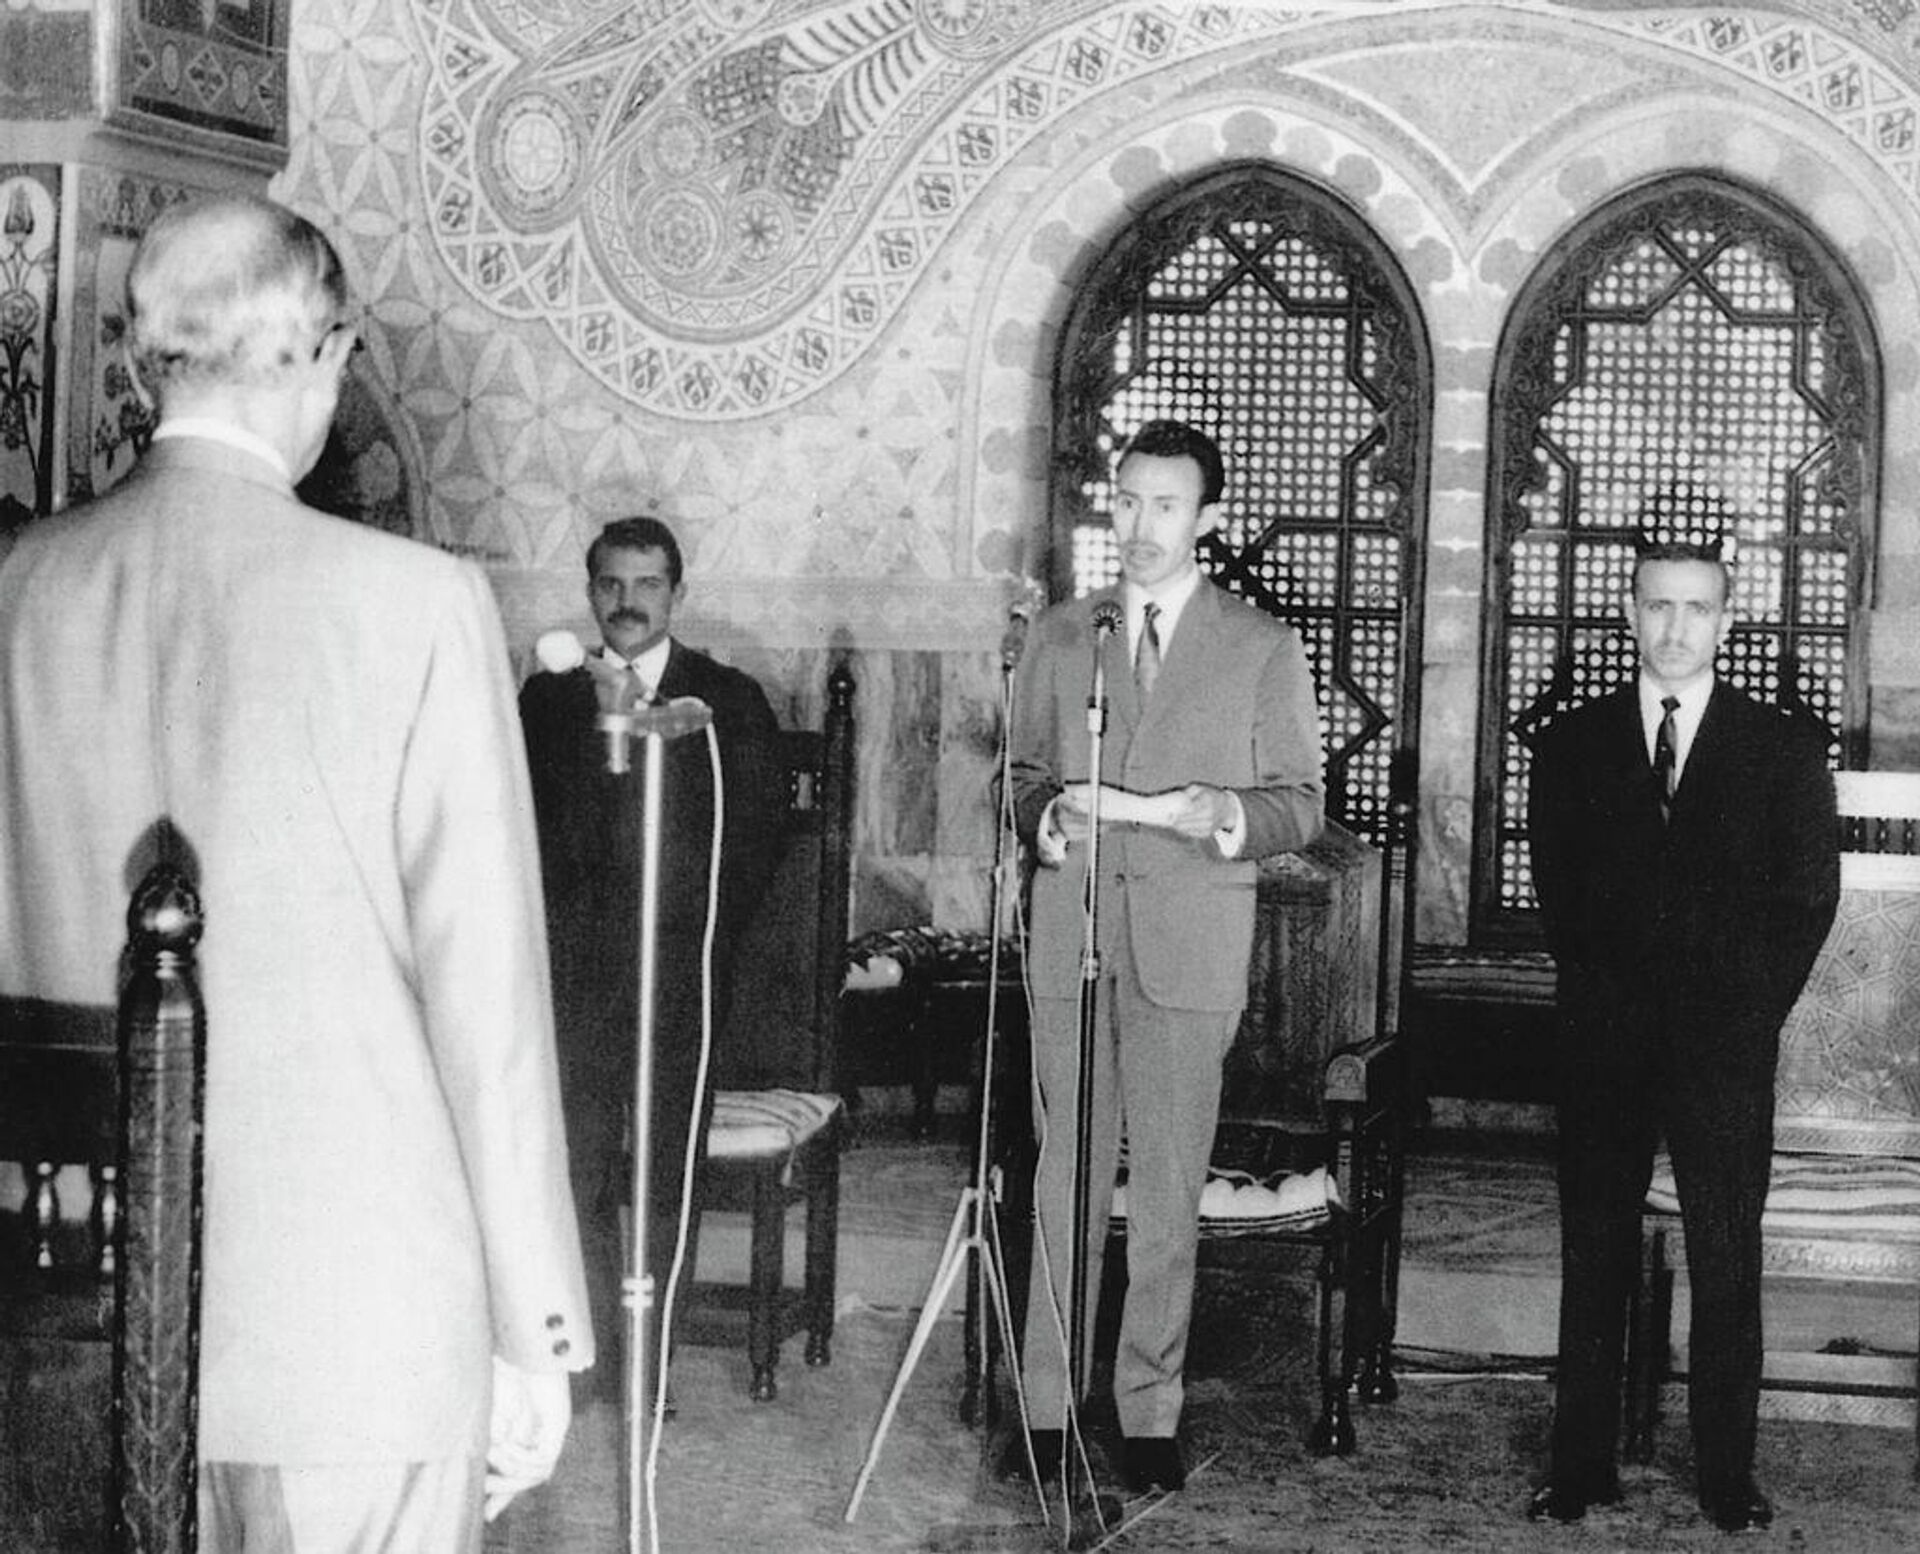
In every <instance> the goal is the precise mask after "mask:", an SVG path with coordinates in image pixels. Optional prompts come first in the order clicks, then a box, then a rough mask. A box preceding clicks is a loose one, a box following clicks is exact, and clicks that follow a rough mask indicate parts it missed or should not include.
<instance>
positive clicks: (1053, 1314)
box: [1008, 421, 1323, 1490]
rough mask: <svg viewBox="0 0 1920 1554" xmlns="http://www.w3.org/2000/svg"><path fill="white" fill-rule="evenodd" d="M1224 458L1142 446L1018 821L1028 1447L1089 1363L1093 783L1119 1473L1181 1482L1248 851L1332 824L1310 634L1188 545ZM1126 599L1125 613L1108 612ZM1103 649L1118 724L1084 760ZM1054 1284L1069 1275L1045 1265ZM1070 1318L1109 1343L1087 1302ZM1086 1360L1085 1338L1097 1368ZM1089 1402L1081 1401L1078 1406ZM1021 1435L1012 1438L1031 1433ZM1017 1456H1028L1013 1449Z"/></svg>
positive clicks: (1039, 711)
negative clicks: (1110, 559)
mask: <svg viewBox="0 0 1920 1554" xmlns="http://www.w3.org/2000/svg"><path fill="white" fill-rule="evenodd" d="M1224 482H1225V472H1224V469H1223V465H1222V461H1221V457H1220V451H1219V449H1218V448H1217V447H1216V446H1215V445H1214V443H1213V442H1212V440H1211V439H1210V438H1208V437H1206V436H1205V435H1204V434H1202V433H1200V432H1198V431H1196V430H1195V429H1193V428H1192V427H1190V426H1186V425H1183V424H1181V423H1179V422H1174V421H1153V422H1149V423H1148V424H1147V425H1145V426H1143V427H1142V428H1141V429H1140V431H1139V432H1138V433H1137V434H1136V435H1135V436H1134V437H1133V439H1132V440H1131V441H1130V442H1129V443H1128V445H1127V447H1126V449H1125V450H1124V452H1123V454H1122V456H1121V458H1120V462H1119V467H1118V471H1117V473H1116V475H1115V481H1114V495H1113V528H1114V536H1115V538H1116V540H1117V541H1118V542H1119V550H1120V569H1121V574H1122V579H1123V581H1122V582H1121V584H1120V586H1119V587H1118V588H1107V589H1104V590H1102V591H1100V592H1098V593H1096V594H1094V595H1092V596H1091V597H1089V598H1085V599H1077V600H1073V601H1070V602H1068V603H1064V604H1060V605H1057V606H1055V607H1054V608H1053V609H1050V610H1048V611H1047V612H1046V613H1045V614H1043V615H1042V616H1040V617H1039V619H1037V620H1036V621H1035V622H1034V623H1033V627H1032V638H1031V651H1030V652H1029V654H1028V655H1027V662H1026V667H1025V669H1024V671H1023V673H1022V678H1021V681H1020V683H1019V685H1018V686H1017V688H1016V691H1015V696H1014V708H1013V727H1012V732H1011V740H1012V768H1013V789H1014V807H1015V819H1016V823H1017V825H1018V827H1019V831H1020V834H1021V836H1022V837H1023V838H1024V839H1025V840H1026V841H1027V842H1028V843H1029V844H1030V845H1031V846H1032V847H1033V849H1034V851H1035V853H1036V856H1037V857H1038V860H1039V864H1040V867H1039V868H1038V869H1037V870H1036V872H1035V876H1034V881H1033V904H1032V932H1031V942H1030V944H1029V946H1028V952H1027V966H1028V969H1029V973H1030V975H1031V978H1032V984H1033V991H1034V995H1035V1006H1034V1016H1033V1058H1034V1072H1035V1080H1036V1083H1037V1089H1036V1102H1035V1104H1036V1111H1037V1115H1036V1118H1035V1124H1036V1129H1037V1131H1038V1133H1039V1135H1040V1162H1039V1168H1038V1173H1037V1177H1036V1181H1035V1211H1036V1235H1037V1237H1039V1238H1040V1241H1041V1243H1042V1245H1044V1248H1045V1250H1046V1254H1047V1255H1046V1259H1045V1261H1044V1262H1043V1261H1042V1258H1041V1256H1040V1250H1041V1248H1040V1247H1039V1246H1036V1249H1035V1257H1034V1277H1033V1283H1032V1288H1031V1291H1030V1295H1029V1300H1028V1314H1027V1326H1026V1336H1025V1340H1024V1354H1023V1357H1022V1376H1023V1379H1024V1383H1025V1389H1026V1396H1027V1405H1028V1414H1029V1422H1030V1427H1031V1430H1032V1436H1031V1445H1032V1447H1033V1451H1034V1460H1035V1461H1036V1462H1037V1463H1038V1465H1039V1467H1040V1470H1041V1473H1042V1475H1043V1476H1051V1475H1052V1474H1053V1473H1055V1472H1057V1471H1058V1469H1059V1465H1060V1461H1061V1456H1062V1452H1063V1446H1064V1442H1063V1436H1062V1431H1061V1425H1062V1424H1063V1422H1064V1420H1065V1417H1066V1404H1067V1401H1068V1400H1067V1389H1068V1385H1069V1383H1068V1377H1069V1375H1070V1374H1072V1371H1073V1369H1074V1368H1073V1367H1070V1366H1069V1365H1068V1363H1067V1356H1066V1354H1065V1352H1064V1349H1063V1346H1062V1345H1061V1343H1060V1333H1061V1331H1062V1330H1063V1329H1064V1331H1066V1332H1069V1333H1071V1332H1074V1331H1076V1324H1075V1323H1074V1321H1073V1320H1072V1315H1071V1313H1069V1312H1068V1310H1067V1303H1068V1301H1069V1299H1070V1296H1069V1293H1068V1291H1069V1288H1070V1286H1071V1283H1072V1281H1071V1280H1070V1278H1069V1268H1070V1266H1071V1248H1070V1246H1069V1242H1070V1239H1071V1226H1072V1224H1073V1206H1074V1205H1073V1198H1074V1190H1075V1184H1074V1171H1075V1165H1076V1153H1077V1151H1076V1138H1075V1123H1076V1112H1077V1094H1078V1089H1077V1084H1076V1069H1077V1067H1078V1062H1079V1049H1080V992H1081V984H1082V954H1081V950H1082V943H1083V936H1084V929H1085V900H1086V894H1087V890H1086V878H1085V876H1086V858H1087V842H1088V835H1089V821H1090V811H1091V810H1092V809H1093V807H1094V804H1093V801H1094V795H1093V792H1092V785H1093V783H1094V782H1095V781H1096V780H1098V781H1099V782H1100V783H1101V784H1102V787H1101V789H1100V792H1099V794H1098V816H1099V820H1100V823H1101V827H1102V830H1101V837H1100V846H1099V873H1100V878H1099V880H1098V894H1097V898H1096V907H1095V910H1096V913H1097V925H1098V944H1097V949H1098V975H1097V979H1096V981H1095V983H1094V988H1093V991H1094V994H1095V1000H1094V1016H1095V1018H1094V1032H1093V1035H1094V1039H1093V1053H1092V1062H1091V1073H1090V1075H1089V1082H1090V1084H1091V1091H1090V1095H1091V1099H1092V1111H1091V1119H1090V1137H1089V1140H1088V1148H1087V1159H1088V1162H1089V1167H1088V1169H1089V1179H1088V1181H1087V1183H1086V1195H1087V1196H1086V1221H1085V1223H1086V1225H1087V1227H1088V1240H1087V1244H1086V1246H1084V1247H1082V1248H1081V1249H1080V1255H1081V1256H1082V1257H1083V1258H1085V1259H1086V1263H1085V1270H1086V1277H1085V1281H1084V1288H1085V1290H1086V1292H1087V1299H1088V1302H1089V1305H1091V1304H1092V1303H1093V1302H1095V1301H1096V1300H1097V1298H1098V1291H1099V1288H1100V1261H1101V1252H1102V1247H1103V1244H1104V1239H1105V1234H1106V1224H1107V1216H1108V1211H1109V1208H1110V1205H1111V1201H1112V1196H1113V1187H1114V1177H1115V1171H1116V1169H1117V1165H1118V1160H1119V1148H1120V1140H1121V1137H1122V1136H1123V1135H1124V1137H1125V1139H1126V1145H1127V1169H1128V1176H1127V1214H1128V1225H1127V1294H1126V1302H1125V1305H1124V1307H1123V1309H1122V1313H1121V1319H1120V1333H1119V1341H1118V1348H1117V1350H1116V1353H1115V1358H1114V1402H1115V1405H1116V1409H1117V1412H1118V1414H1119V1420H1120V1430H1121V1434H1122V1436H1123V1438H1124V1444H1123V1450H1124V1463H1123V1467H1124V1470H1125V1474H1126V1478H1127V1480H1128V1482H1129V1484H1130V1485H1131V1486H1132V1487H1133V1488H1135V1489H1140V1490H1144V1489H1147V1488H1150V1487H1153V1486H1156V1485H1157V1486H1158V1487H1160V1488H1162V1489H1179V1488H1181V1487H1182V1485H1183V1484H1184V1483H1185V1482H1186V1467H1185V1463H1184V1459H1183V1457H1182V1455H1181V1450H1180V1445H1179V1441H1178V1437H1177V1433H1176V1432H1177V1428H1178V1426H1179V1423H1180V1409H1181V1402H1182V1397H1183V1392H1182V1370H1183V1366H1184V1362H1185V1356H1186V1345H1187V1325H1188V1320H1189V1315H1190V1312H1191V1309H1192V1303H1193V1278H1194V1264H1195V1255H1196V1248H1197V1245H1198V1241H1199V1223H1200V1191H1201V1188H1202V1187H1203V1186H1204V1185H1205V1182H1206V1171H1207V1157H1208V1154H1209V1152H1210V1151H1211V1149H1212V1145H1213V1134H1214V1124H1215V1122H1216V1120H1217V1118H1218V1115H1219V1107H1220V1073H1221V1066H1222V1063H1223V1062H1224V1060H1225V1057H1226V1053H1227V1049H1228V1047H1229V1046H1230V1045H1231V1044H1232V1041H1233V1036H1234V1032H1235V1030H1236V1028H1237V1027H1238V1025H1239V1022H1240V1013H1241V1009H1242V1007H1243V1006H1244V1004H1245V1003H1246V997H1247V966H1248V961H1249V959H1250V956H1251V953H1252V945H1253V921H1254V883H1255V866H1256V864H1257V862H1258V860H1259V859H1261V858H1264V857H1267V856H1269V855H1271V854H1275V853H1281V852H1287V851H1290V850H1292V849H1296V848H1300V847H1304V846H1305V845H1306V844H1307V843H1309V842H1311V841H1312V840H1313V839H1314V838H1315V837H1316V836H1318V835H1319V834H1320V829H1321V825H1322V819H1323V793H1322V786H1321V775H1320V772H1321V736H1320V720H1319V713H1318V708H1317V706H1316V704H1315V700H1314V691H1313V682H1312V679H1311V676H1310V675H1309V672H1308V668H1307V661H1306V657H1305V654H1304V653H1303V652H1302V650H1301V646H1300V641H1299V639H1298V638H1297V637H1296V636H1295V635H1294V633H1293V631H1292V630H1291V629H1289V628H1288V627H1287V626H1285V625H1283V624H1281V623H1280V622H1279V621H1277V620H1275V619H1273V618H1272V617H1271V616H1268V615H1265V614H1263V613H1262V612H1260V611H1259V610H1257V609H1254V608H1253V607H1251V606H1249V605H1247V604H1246V603H1244V602H1243V601H1241V600H1239V599H1237V598H1235V597H1234V596H1233V595H1231V594H1229V593H1227V592H1226V591H1225V590H1223V589H1221V588H1218V587H1216V586H1215V585H1213V584H1212V583H1211V582H1209V581H1207V580H1206V579H1205V578H1204V577H1202V575H1201V573H1200V569H1199V565H1198V563H1197V562H1196V560H1195V557H1194V545H1195V543H1196V541H1198V539H1199V538H1200V536H1201V535H1203V534H1206V533H1208V532H1210V531H1211V530H1212V529H1213V528H1214V527H1215V526H1216V525H1217V524H1218V523H1219V522H1220V517H1221V509H1220V498H1221V494H1222V490H1223V486H1224ZM1116 613H1117V615H1118V620H1117V621H1116V620H1115V619H1114V617H1115V615H1116ZM1096 660H1098V661H1099V662H1100V663H1101V664H1103V665H1104V667H1105V671H1106V673H1105V682H1106V684H1105V688H1106V691H1107V701H1108V705H1109V708H1110V713H1111V716H1110V717H1108V718H1107V720H1106V723H1105V731H1104V735H1103V740H1102V751H1101V770H1100V772H1098V773H1095V772H1093V771H1091V770H1090V757H1091V740H1090V735H1089V730H1088V727H1087V724H1088V700H1089V694H1090V686H1091V683H1092V679H1091V677H1092V673H1093V670H1094V666H1095V663H1096ZM1049 1268H1050V1271H1051V1275H1052V1288H1051V1290H1050V1289H1049V1282H1048V1279H1047V1278H1046V1277H1045V1276H1044V1271H1045V1270H1047V1269H1049ZM1082 1318H1083V1320H1082V1321H1080V1322H1079V1323H1078V1324H1077V1331H1078V1332H1079V1333H1080V1334H1081V1335H1082V1339H1083V1342H1085V1343H1086V1346H1087V1349H1089V1350H1090V1349H1091V1337H1092V1329H1093V1321H1092V1312H1091V1311H1090V1310H1089V1311H1087V1312H1084V1313H1082ZM1090 1369H1091V1365H1090V1356H1089V1355H1088V1354H1087V1353H1085V1352H1083V1355H1082V1363H1081V1365H1080V1366H1079V1367H1078V1374H1079V1376H1080V1378H1081V1379H1082V1381H1083V1383H1084V1379H1085V1377H1086V1376H1087V1375H1088V1373H1089V1371H1090ZM1074 1401H1075V1403H1076V1404H1077V1403H1078V1402H1080V1401H1082V1400H1080V1399H1075V1400H1074ZM1018 1444H1019V1443H1016V1446H1017V1445H1018ZM1012 1455H1013V1458H1014V1462H1010V1463H1009V1464H1008V1465H1009V1466H1013V1465H1014V1463H1017V1464H1018V1465H1019V1467H1020V1468H1021V1469H1022V1470H1024V1464H1025V1454H1024V1450H1021V1451H1018V1452H1017V1453H1015V1454H1012Z"/></svg>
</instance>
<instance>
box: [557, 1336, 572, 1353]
mask: <svg viewBox="0 0 1920 1554" xmlns="http://www.w3.org/2000/svg"><path fill="white" fill-rule="evenodd" d="M572 1351H573V1341H572V1340H571V1339H567V1338H559V1339H555V1340H554V1345H553V1352H554V1353H555V1354H556V1355H567V1354H570V1353H572Z"/></svg>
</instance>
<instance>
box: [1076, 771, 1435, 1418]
mask: <svg viewBox="0 0 1920 1554" xmlns="http://www.w3.org/2000/svg"><path fill="white" fill-rule="evenodd" d="M1412 816H1413V807H1412V804H1411V802H1410V801H1408V802H1396V804H1395V806H1394V809H1393V813H1392V816H1391V820H1390V824H1391V826H1392V833H1391V845H1390V846H1389V848H1388V850H1387V851H1386V853H1385V854H1384V855H1383V854H1380V853H1377V852H1375V851H1374V850H1373V849H1372V848H1369V847H1367V846H1366V845H1365V844H1363V843H1361V842H1360V841H1359V839H1358V838H1356V837H1354V836H1352V835H1351V834H1350V833H1348V832H1346V831H1344V830H1342V829H1341V828H1339V827H1338V826H1330V827H1329V830H1328V833H1327V835H1326V836H1325V837H1324V838H1323V839H1322V840H1321V841H1320V842H1318V843H1316V844H1315V845H1314V846H1313V847H1312V848H1309V849H1308V850H1307V851H1306V852H1305V853H1303V854H1301V855H1299V856H1297V857H1288V858H1286V859H1282V860H1279V861H1278V863H1277V864H1276V865H1275V866H1272V867H1271V868H1270V869H1269V871H1268V872H1267V873H1265V874H1264V875H1263V878H1262V881H1261V902H1260V907H1259V913H1258V922H1257V927H1256V935H1255V945H1254V959H1253V965H1252V968H1251V971H1250V976H1251V978H1252V981H1253V986H1252V988H1251V989H1250V997H1249V1002H1248V1007H1247V1013H1246V1016H1245V1017H1244V1018H1243V1020H1242V1022H1241V1028H1240V1031H1239V1034H1238V1035H1237V1036H1236V1038H1235V1041H1234V1045H1233V1048H1232V1050H1231V1051H1230V1052H1229V1053H1228V1055H1227V1061H1226V1067H1225V1072H1224V1076H1223V1085H1222V1092H1221V1095H1222V1099H1221V1117H1220V1123H1219V1126H1218V1129H1217V1130H1216V1132H1215V1135H1214V1145H1213V1156H1212V1163H1211V1165H1210V1167H1209V1174H1210V1177H1211V1178H1212V1179H1211V1180H1210V1181H1209V1184H1208V1188H1207V1193H1206V1195H1205V1196H1204V1197H1203V1199H1202V1204H1201V1213H1202V1219H1201V1226H1200V1253H1199V1278H1200V1280H1202V1281H1205V1280H1207V1279H1209V1278H1214V1279H1225V1280H1230V1281H1232V1282H1233V1284H1234V1285H1235V1286H1236V1287H1237V1288H1245V1289H1247V1290H1254V1291H1257V1290H1259V1289H1260V1288H1261V1287H1262V1285H1263V1284H1268V1283H1270V1281H1271V1280H1273V1279H1275V1278H1280V1277H1283V1276H1284V1275H1285V1274H1287V1273H1289V1272H1291V1271H1292V1270H1294V1269H1296V1268H1298V1267H1299V1265H1300V1263H1301V1261H1302V1258H1303V1256H1304V1258H1305V1259H1306V1261H1307V1262H1309V1263H1310V1265H1311V1266H1312V1267H1313V1269H1314V1273H1315V1282H1316V1286H1317V1293H1318V1321H1317V1324H1316V1332H1315V1369H1316V1373H1317V1377H1318V1383H1319V1391H1320V1411H1319V1413H1318V1415H1317V1416H1316V1418H1315V1419H1314V1422H1313V1424H1312V1426H1311V1428H1310V1430H1309V1432H1308V1440H1307V1444H1308V1448H1309V1449H1310V1450H1311V1451H1312V1452H1314V1453H1315V1454H1316V1455H1320V1456H1328V1455H1334V1456H1344V1455H1346V1454H1348V1453H1350V1452H1352V1451H1353V1450H1354V1448H1355V1445H1356V1434H1355V1430H1354V1425H1353V1414H1352V1406H1351V1400H1352V1398H1353V1396H1354V1394H1355V1393H1356V1392H1358V1394H1359V1395H1360V1396H1361V1397H1362V1398H1363V1399H1364V1400H1366V1401H1368V1402H1376V1403H1385V1402H1391V1401H1392V1400H1393V1399H1394V1398H1395V1397H1396V1396H1397V1395H1398V1393H1399V1383H1398V1381H1397V1379H1396V1378H1395V1376H1394V1373H1393V1339H1394V1329H1395V1322H1396V1315H1397V1305H1398V1293H1399V1278H1400V1238H1401V1205H1402V1200H1403V1197H1404V1188H1405V1178H1406V1135H1407V1116H1408V1099H1409V1096H1408V1086H1407V1080H1406V1075H1405V1063H1404V1059H1403V1056H1402V1051H1401V1046H1400V1043H1399V1042H1398V1040H1397V1039H1396V1038H1395V1036H1394V1035H1393V1030H1394V1024H1395V1018H1396V1011H1397V1008H1398V1000H1397V996H1396V994H1395V983H1396V981H1397V968H1398V966H1399V964H1400V954H1399V945H1400V944H1401V943H1402V942H1404V932H1405V927H1406V919H1405V913H1404V905H1405V902H1406V891H1405V869H1406V860H1407V858H1408V857H1409V856H1410V846H1409V843H1410V837H1411V827H1412ZM1396 881H1398V882H1399V887H1400V888H1399V889H1397V890H1396V888H1395V885H1396ZM1395 903H1400V905H1399V906H1398V907H1396V905H1395ZM1236 1184H1237V1185H1236ZM1113 1228H1114V1235H1115V1237H1116V1238H1118V1237H1122V1236H1124V1234H1125V1226H1124V1220H1123V1219H1122V1218H1121V1217H1120V1216H1119V1215H1118V1214H1116V1217H1115V1223H1114V1227H1113ZM1117 1262H1118V1259H1117V1258H1116V1256H1115V1255H1114V1249H1110V1253H1109V1257H1108V1265H1109V1267H1110V1268H1111V1267H1114V1266H1116V1264H1117ZM1253 1298H1259V1297H1258V1296H1255V1297H1253Z"/></svg>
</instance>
